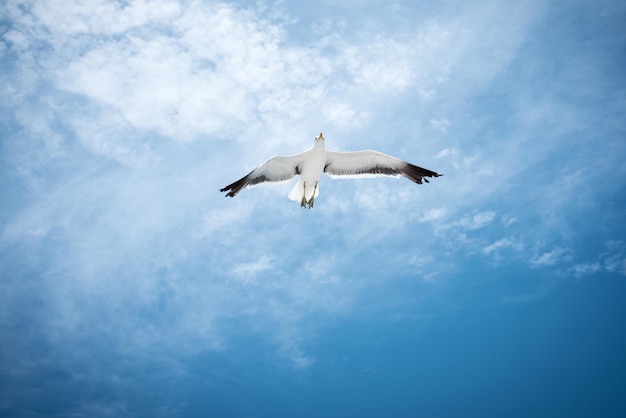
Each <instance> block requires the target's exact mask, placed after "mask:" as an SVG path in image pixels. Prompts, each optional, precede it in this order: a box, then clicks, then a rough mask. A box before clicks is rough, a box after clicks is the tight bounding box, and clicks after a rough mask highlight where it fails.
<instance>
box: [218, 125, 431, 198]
mask: <svg viewBox="0 0 626 418" xmlns="http://www.w3.org/2000/svg"><path fill="white" fill-rule="evenodd" d="M324 142H325V138H324V135H323V134H322V133H320V135H319V136H318V137H317V138H315V143H314V144H313V146H312V147H311V148H309V149H307V150H306V151H304V152H301V153H300V154H296V155H289V156H280V155H277V156H274V157H271V158H269V159H268V160H267V161H265V162H264V163H263V164H261V165H259V166H258V167H257V168H255V169H254V170H252V171H251V172H250V173H249V174H248V175H246V176H244V177H242V178H240V179H239V180H237V181H236V182H234V183H231V184H229V185H228V186H226V187H224V188H223V189H220V192H228V193H226V195H225V196H226V197H235V196H236V195H237V193H239V192H240V191H241V190H243V189H245V188H246V187H249V186H254V185H256V184H260V183H264V182H277V181H286V180H290V179H291V178H293V177H294V176H296V175H299V176H300V179H299V180H298V182H297V183H296V184H295V186H294V187H293V189H292V190H291V192H290V193H289V199H291V200H294V201H296V202H300V206H302V207H303V208H309V209H310V208H312V207H313V204H314V203H315V198H316V197H317V196H318V194H319V191H320V189H319V187H318V181H319V179H320V177H322V174H323V173H326V174H328V175H329V176H330V177H344V176H346V177H349V176H352V177H355V176H363V175H374V176H393V177H399V176H402V177H406V178H407V179H409V180H411V181H413V182H415V183H418V184H422V180H423V181H425V182H426V183H428V179H427V178H426V177H439V176H441V175H442V174H439V173H436V172H434V171H431V170H427V169H425V168H422V167H418V166H416V165H413V164H410V163H408V162H406V161H402V160H400V159H398V158H395V157H392V156H390V155H386V154H383V153H382V152H378V151H370V150H367V151H355V152H335V151H326V147H325V144H324Z"/></svg>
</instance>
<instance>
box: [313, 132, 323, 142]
mask: <svg viewBox="0 0 626 418" xmlns="http://www.w3.org/2000/svg"><path fill="white" fill-rule="evenodd" d="M315 140H316V141H323V140H324V135H322V133H321V132H320V136H318V137H317V138H315Z"/></svg>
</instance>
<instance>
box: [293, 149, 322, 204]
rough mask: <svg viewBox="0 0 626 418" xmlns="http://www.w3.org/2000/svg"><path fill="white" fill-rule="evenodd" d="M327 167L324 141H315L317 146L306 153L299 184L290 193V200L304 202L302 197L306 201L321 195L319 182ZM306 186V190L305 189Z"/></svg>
mask: <svg viewBox="0 0 626 418" xmlns="http://www.w3.org/2000/svg"><path fill="white" fill-rule="evenodd" d="M325 165H326V147H325V146H324V141H315V144H314V145H313V146H312V147H311V148H309V149H308V150H306V151H305V152H304V163H303V164H302V171H301V172H300V178H299V179H298V182H297V183H296V184H295V185H294V186H293V189H291V192H289V199H291V200H294V201H296V202H300V201H301V200H302V196H304V199H305V200H306V201H309V200H310V199H311V198H316V197H317V195H318V194H319V193H320V188H319V185H317V182H318V181H319V179H320V178H321V177H322V174H324V166H325ZM305 185H306V189H305Z"/></svg>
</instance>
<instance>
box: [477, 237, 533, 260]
mask: <svg viewBox="0 0 626 418" xmlns="http://www.w3.org/2000/svg"><path fill="white" fill-rule="evenodd" d="M506 249H512V250H514V251H516V252H520V251H522V250H523V249H524V245H523V244H522V243H521V242H519V240H517V239H515V238H511V237H507V238H501V239H499V240H497V241H495V242H494V243H492V244H489V245H487V246H485V247H483V248H482V250H481V253H482V254H484V255H487V256H492V257H494V258H495V259H501V258H502V256H501V254H500V253H501V252H502V251H503V250H506Z"/></svg>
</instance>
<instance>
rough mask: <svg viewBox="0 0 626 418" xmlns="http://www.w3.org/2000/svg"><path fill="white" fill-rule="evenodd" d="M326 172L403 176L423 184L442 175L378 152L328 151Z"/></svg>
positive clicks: (342, 174) (333, 175)
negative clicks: (429, 178) (430, 178)
mask: <svg viewBox="0 0 626 418" xmlns="http://www.w3.org/2000/svg"><path fill="white" fill-rule="evenodd" d="M324 172H326V173H327V174H328V175H329V176H331V177H335V176H362V175H374V176H396V177H397V176H403V177H406V178H407V179H409V180H411V181H413V182H415V183H419V184H422V180H424V181H425V182H426V183H428V179H426V178H425V177H439V176H441V174H439V173H436V172H434V171H431V170H428V169H425V168H422V167H418V166H416V165H413V164H410V163H407V162H406V161H402V160H400V159H398V158H395V157H392V156H390V155H387V154H383V153H382V152H378V151H356V152H333V151H326V166H325V167H324Z"/></svg>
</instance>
